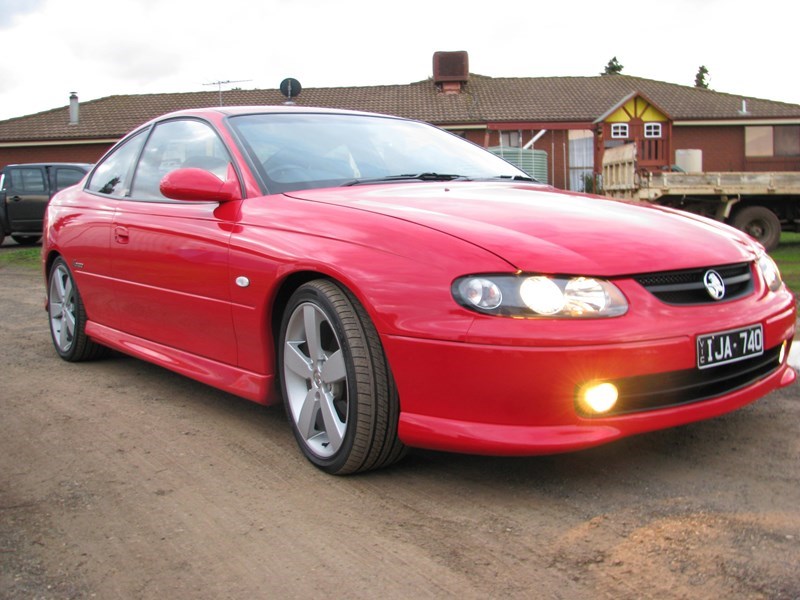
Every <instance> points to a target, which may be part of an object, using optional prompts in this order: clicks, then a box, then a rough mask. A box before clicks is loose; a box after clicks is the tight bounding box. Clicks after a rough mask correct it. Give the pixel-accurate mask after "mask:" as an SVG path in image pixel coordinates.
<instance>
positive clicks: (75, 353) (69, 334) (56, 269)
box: [47, 257, 108, 362]
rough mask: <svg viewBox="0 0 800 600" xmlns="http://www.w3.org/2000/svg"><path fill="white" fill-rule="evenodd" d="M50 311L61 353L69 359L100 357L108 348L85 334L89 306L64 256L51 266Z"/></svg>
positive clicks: (51, 328)
mask: <svg viewBox="0 0 800 600" xmlns="http://www.w3.org/2000/svg"><path fill="white" fill-rule="evenodd" d="M47 313H48V316H49V318H50V334H51V336H52V338H53V346H55V349H56V352H58V355H59V356H60V357H61V358H63V359H64V360H66V361H69V362H78V361H82V360H91V359H94V358H100V357H101V356H102V355H104V354H106V353H107V352H108V349H107V348H105V347H104V346H101V345H99V344H97V343H95V342H93V341H92V340H91V339H89V337H88V336H87V335H86V331H85V327H86V310H85V309H84V307H83V300H81V295H80V293H79V292H78V286H77V285H75V279H74V278H73V277H72V273H71V272H70V270H69V267H67V263H66V262H65V261H64V259H63V258H60V257H59V258H57V259H56V260H55V261H54V262H53V266H52V268H51V269H50V277H49V281H48V286H47Z"/></svg>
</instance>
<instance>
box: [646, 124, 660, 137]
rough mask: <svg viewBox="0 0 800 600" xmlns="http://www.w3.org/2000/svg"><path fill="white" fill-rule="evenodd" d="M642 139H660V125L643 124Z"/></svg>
mask: <svg viewBox="0 0 800 600" xmlns="http://www.w3.org/2000/svg"><path fill="white" fill-rule="evenodd" d="M644 137H646V138H660V137H661V123H645V124H644Z"/></svg>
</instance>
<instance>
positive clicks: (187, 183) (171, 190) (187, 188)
mask: <svg viewBox="0 0 800 600" xmlns="http://www.w3.org/2000/svg"><path fill="white" fill-rule="evenodd" d="M159 189H160V190H161V193H162V194H164V195H165V196H166V197H167V198H171V199H173V200H188V201H194V202H230V201H231V200H241V199H242V192H241V188H240V187H239V180H238V179H237V177H236V172H235V171H234V170H233V165H230V164H229V165H228V176H227V178H226V179H225V181H222V180H220V178H219V177H217V176H216V175H214V174H213V173H212V172H210V171H206V170H204V169H197V168H194V167H189V168H186V169H175V170H174V171H170V172H169V173H167V174H166V175H164V177H163V179H161V184H160V185H159Z"/></svg>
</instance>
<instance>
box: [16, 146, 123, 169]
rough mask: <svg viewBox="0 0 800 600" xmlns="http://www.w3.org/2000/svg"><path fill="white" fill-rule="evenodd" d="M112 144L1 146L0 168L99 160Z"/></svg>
mask: <svg viewBox="0 0 800 600" xmlns="http://www.w3.org/2000/svg"><path fill="white" fill-rule="evenodd" d="M110 147H111V144H80V145H74V146H26V147H14V148H0V168H2V167H4V166H6V165H10V164H15V163H33V162H79V163H95V162H97V161H98V160H99V159H100V157H101V156H103V154H105V152H106V150H108V149H109V148H110Z"/></svg>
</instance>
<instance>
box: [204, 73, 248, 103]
mask: <svg viewBox="0 0 800 600" xmlns="http://www.w3.org/2000/svg"><path fill="white" fill-rule="evenodd" d="M247 81H253V80H252V79H236V80H231V79H227V80H225V81H212V82H210V83H204V84H203V85H215V86H217V91H218V92H219V105H220V106H222V86H223V85H228V84H231V83H245V82H247Z"/></svg>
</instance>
